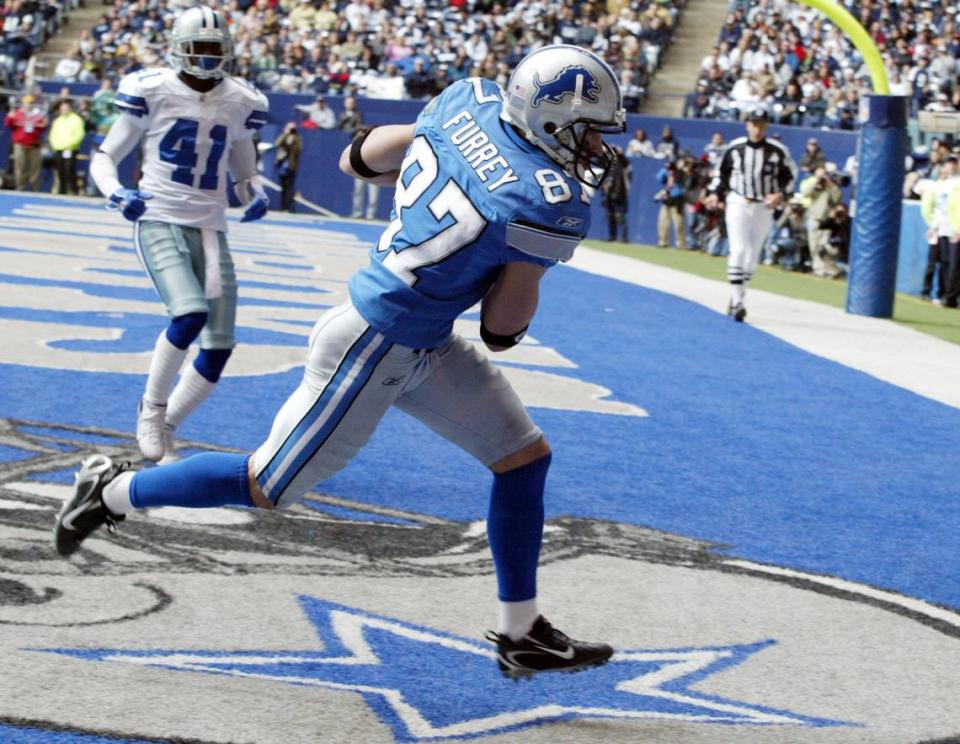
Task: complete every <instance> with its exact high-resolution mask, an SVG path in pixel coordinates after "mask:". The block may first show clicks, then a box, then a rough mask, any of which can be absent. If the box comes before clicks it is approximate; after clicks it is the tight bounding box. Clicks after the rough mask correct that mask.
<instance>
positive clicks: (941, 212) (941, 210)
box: [920, 155, 960, 307]
mask: <svg viewBox="0 0 960 744" xmlns="http://www.w3.org/2000/svg"><path fill="white" fill-rule="evenodd" d="M957 170H958V167H957V157H956V156H955V155H948V156H947V157H946V158H945V159H944V162H943V163H942V165H941V166H940V172H939V176H938V178H937V180H936V181H935V182H934V183H931V184H930V185H928V186H927V188H926V189H925V190H924V192H923V198H922V200H921V202H920V214H921V215H922V216H923V220H924V222H926V223H927V244H928V245H929V252H928V254H927V269H926V272H925V274H924V279H923V294H922V297H923V298H924V299H925V300H929V299H930V297H931V295H932V294H933V277H934V275H936V276H937V285H938V292H937V302H938V303H939V304H942V305H944V306H946V307H956V306H957V299H958V295H960V265H958V263H960V262H958V252H960V179H958V178H957Z"/></svg>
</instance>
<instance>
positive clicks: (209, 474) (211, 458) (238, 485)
mask: <svg viewBox="0 0 960 744" xmlns="http://www.w3.org/2000/svg"><path fill="white" fill-rule="evenodd" d="M249 459H250V456H249V455H228V454H225V453H221V452H205V453H203V454H201V455H194V456H193V457H188V458H187V459H186V460H181V461H180V462H174V463H171V464H170V465H161V466H160V467H156V468H147V469H146V470H140V471H138V472H137V474H136V475H135V476H134V477H133V481H131V483H130V503H131V504H133V507H134V508H135V509H151V508H155V507H158V506H186V507H191V508H195V509H204V508H208V507H212V506H227V505H236V506H253V501H252V500H251V498H250V484H249V482H248V481H247V460H249Z"/></svg>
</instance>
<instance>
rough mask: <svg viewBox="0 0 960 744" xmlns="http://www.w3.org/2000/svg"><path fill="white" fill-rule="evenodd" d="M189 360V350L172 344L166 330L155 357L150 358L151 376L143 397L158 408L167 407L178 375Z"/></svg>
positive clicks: (160, 339)
mask: <svg viewBox="0 0 960 744" xmlns="http://www.w3.org/2000/svg"><path fill="white" fill-rule="evenodd" d="M186 358H187V349H178V348H177V347H176V346H174V345H173V344H171V343H170V339H168V338H167V332H166V330H164V331H163V332H162V333H161V334H160V337H159V338H158V339H157V343H156V345H155V346H154V347H153V356H152V357H150V374H149V375H147V388H146V390H145V391H144V393H143V397H144V398H146V399H147V400H148V401H149V402H150V403H153V404H154V405H157V406H162V405H165V404H166V402H167V398H169V397H170V389H171V388H172V387H173V382H174V380H176V379H177V373H179V372H180V367H182V366H183V360H184V359H186Z"/></svg>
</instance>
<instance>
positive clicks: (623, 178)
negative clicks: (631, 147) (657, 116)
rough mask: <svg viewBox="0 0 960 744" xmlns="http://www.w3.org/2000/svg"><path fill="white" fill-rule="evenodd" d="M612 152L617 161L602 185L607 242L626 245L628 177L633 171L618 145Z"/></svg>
mask: <svg viewBox="0 0 960 744" xmlns="http://www.w3.org/2000/svg"><path fill="white" fill-rule="evenodd" d="M613 150H614V152H616V154H617V159H616V161H615V162H614V164H613V165H612V166H611V168H610V173H609V174H608V175H607V179H606V180H605V181H604V183H603V206H604V207H606V210H607V228H608V233H609V237H608V238H607V240H609V241H610V242H615V241H617V240H618V239H619V240H620V241H621V242H623V243H628V242H630V241H629V237H628V226H627V211H628V210H629V208H630V176H631V173H632V170H633V169H632V168H631V166H630V161H629V160H627V158H626V156H625V155H624V154H623V148H622V147H620V145H613Z"/></svg>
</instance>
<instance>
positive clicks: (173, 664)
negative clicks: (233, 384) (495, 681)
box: [36, 597, 850, 740]
mask: <svg viewBox="0 0 960 744" xmlns="http://www.w3.org/2000/svg"><path fill="white" fill-rule="evenodd" d="M312 599H313V598H312V597H300V600H301V602H303V601H304V600H312ZM325 604H332V603H326V602H325ZM335 607H336V608H335V609H330V610H329V611H328V618H329V627H330V630H331V631H332V633H333V634H335V636H336V637H337V639H338V640H339V642H340V643H341V644H342V645H343V648H344V649H345V651H346V653H344V654H342V655H339V656H329V657H318V656H317V655H315V653H314V652H305V653H304V654H284V653H278V654H258V653H248V652H242V653H231V652H223V653H210V652H204V653H202V654H199V653H198V654H191V653H189V652H186V653H185V652H170V653H165V652H162V651H158V652H139V653H135V654H134V653H117V652H115V651H113V650H107V649H102V650H100V651H92V653H91V650H85V651H81V650H80V649H71V650H69V651H68V650H66V649H42V650H44V651H53V652H57V653H68V654H70V655H81V656H85V657H86V658H90V657H91V656H95V657H96V658H97V659H98V660H100V661H110V662H114V663H124V664H133V665H137V666H144V667H161V668H165V669H173V670H178V671H190V672H206V673H212V674H219V675H227V676H232V677H241V678H251V679H260V680H270V681H274V682H281V683H286V684H293V685H300V686H307V687H320V688H324V689H330V690H338V691H344V692H356V693H360V694H362V695H364V696H367V695H372V696H378V697H380V698H381V699H382V701H383V702H384V703H385V704H386V706H388V708H389V713H392V716H393V717H395V722H396V724H400V726H401V728H402V729H405V731H402V730H401V731H398V730H397V726H395V725H392V724H391V722H390V721H385V723H387V724H388V725H392V727H393V728H394V733H395V734H399V735H400V736H399V738H403V739H408V740H417V739H430V738H433V739H441V738H461V737H474V736H478V735H482V734H492V733H496V732H500V733H503V732H506V731H508V730H513V729H517V728H524V727H526V726H530V725H536V724H543V723H549V722H551V721H561V720H569V719H572V718H606V719H656V720H674V721H678V722H684V723H728V724H729V723H739V724H753V725H792V726H796V725H800V726H811V725H812V726H817V727H820V726H838V725H839V726H844V725H850V724H848V723H845V722H842V721H834V720H828V719H820V718H811V717H807V716H802V715H796V714H792V713H789V712H787V711H782V710H773V709H769V708H762V707H755V706H750V705H746V704H742V703H737V702H734V701H730V700H723V699H721V698H717V697H713V696H707V695H701V694H698V693H695V692H692V691H690V690H686V689H680V690H678V689H676V684H674V689H665V687H666V686H667V685H669V684H670V683H681V681H682V680H683V679H684V678H687V677H693V676H696V675H698V674H699V675H700V676H701V677H703V676H706V675H707V674H709V673H711V672H710V670H711V667H716V666H718V665H720V666H721V668H725V667H727V666H730V665H736V664H738V663H740V661H742V660H744V659H745V658H747V656H749V655H752V654H753V653H755V652H757V651H760V650H762V649H763V648H766V647H768V646H770V645H773V644H774V643H775V641H772V640H770V641H764V642H761V643H758V644H749V645H747V646H727V647H704V648H686V649H662V650H627V651H619V652H617V653H615V654H614V656H613V658H612V659H611V661H610V662H609V663H610V664H618V663H629V662H646V663H657V664H660V665H662V666H659V667H658V668H657V669H655V670H653V671H651V672H647V673H644V674H640V675H638V676H636V677H633V678H630V679H627V680H624V681H622V682H620V683H618V684H617V685H616V687H615V689H616V690H618V691H620V692H629V693H633V694H636V695H639V696H643V697H650V698H659V699H662V700H669V701H671V702H673V703H679V704H684V705H690V706H695V707H697V708H700V709H703V710H704V711H708V712H706V713H704V714H702V715H697V714H689V713H688V714H684V713H670V712H665V711H656V710H649V711H644V710H622V709H619V708H608V707H579V706H569V705H559V704H545V705H538V706H535V707H531V708H527V709H524V710H518V711H509V712H504V713H498V714H496V715H491V716H486V717H483V718H472V719H469V720H463V721H459V722H457V723H453V724H449V725H443V726H435V725H434V724H432V723H431V722H430V721H429V720H427V719H426V718H425V717H424V716H423V715H422V714H421V712H420V710H418V709H417V708H416V707H415V706H414V705H412V704H410V703H409V702H407V700H406V699H405V697H404V694H403V692H402V691H401V690H399V689H396V688H393V687H380V686H374V685H363V684H350V683H342V682H335V681H331V680H323V679H318V678H316V677H311V676H306V675H305V676H297V675H278V674H269V673H264V674H260V673H256V672H248V671H241V670H237V669H230V668H224V667H222V666H219V665H227V664H242V665H244V666H246V667H249V666H251V665H253V666H255V665H258V664H262V665H264V666H268V665H274V664H280V663H282V664H290V665H296V664H310V665H320V664H322V665H339V666H351V665H355V666H362V665H373V666H375V665H379V664H381V663H382V662H381V660H380V658H379V657H378V655H377V653H376V651H375V650H374V649H373V647H372V646H371V645H370V643H368V641H367V638H366V634H365V631H366V630H367V629H372V630H379V631H385V632H387V633H392V634H395V635H397V636H400V637H402V638H405V639H407V640H410V641H415V642H417V643H430V644H437V645H440V646H442V647H444V648H446V649H449V650H453V651H458V652H461V653H468V654H474V655H477V656H481V657H483V658H485V659H489V660H490V663H491V665H494V664H495V662H496V652H495V651H494V649H493V648H491V647H490V646H485V645H481V644H478V643H474V642H472V641H470V640H467V639H463V638H458V637H455V636H450V635H444V634H442V633H438V632H434V631H432V630H430V629H428V628H420V627H416V626H412V625H409V624H406V623H403V622H400V621H396V620H392V619H389V618H384V617H378V616H375V615H369V614H366V613H364V612H362V611H359V610H355V609H352V608H349V607H343V606H339V605H337V606H335ZM304 609H306V608H304ZM307 614H308V616H309V614H310V613H309V612H308V613H307ZM745 649H748V650H749V651H748V652H747V653H745ZM36 650H41V649H36ZM713 671H718V670H717V669H714V670H713ZM586 673H587V674H589V673H590V672H589V671H588V672H586ZM693 681H698V680H693ZM532 684H536V682H535V681H534V682H533V683H532Z"/></svg>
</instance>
